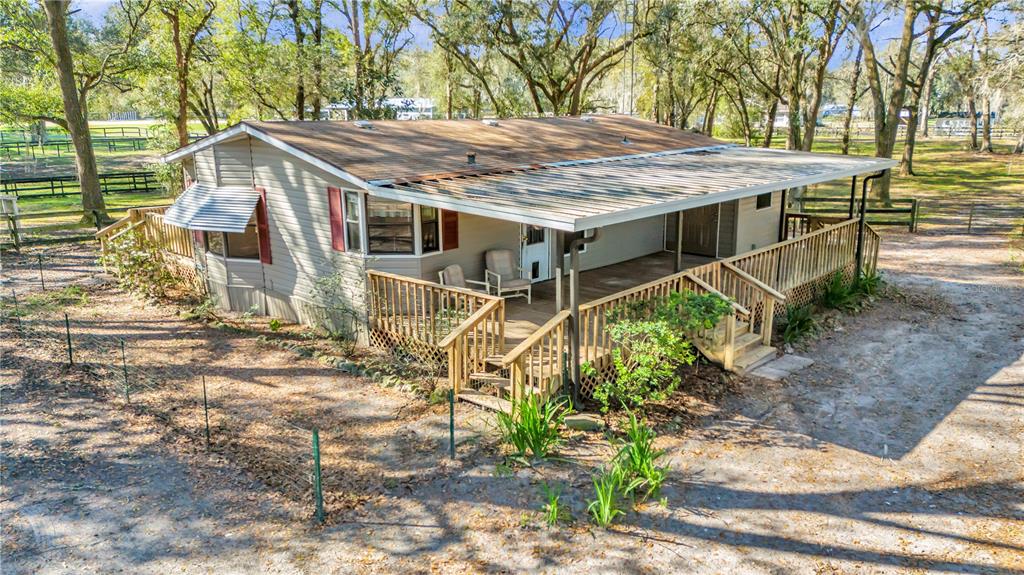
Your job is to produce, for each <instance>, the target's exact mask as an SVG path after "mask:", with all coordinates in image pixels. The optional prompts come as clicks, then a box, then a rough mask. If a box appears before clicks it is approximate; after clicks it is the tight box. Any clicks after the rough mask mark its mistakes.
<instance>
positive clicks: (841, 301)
mask: <svg viewBox="0 0 1024 575" xmlns="http://www.w3.org/2000/svg"><path fill="white" fill-rule="evenodd" d="M821 305H823V306H825V307H827V308H829V309H838V310H842V311H849V310H851V309H853V308H854V307H855V306H856V305H857V292H855V291H854V290H853V289H851V287H850V286H848V285H847V284H846V279H845V278H844V277H843V272H836V273H835V274H833V275H832V280H831V281H830V282H828V285H827V286H825V291H824V292H822V294H821Z"/></svg>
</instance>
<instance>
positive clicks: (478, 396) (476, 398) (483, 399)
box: [458, 389, 512, 413]
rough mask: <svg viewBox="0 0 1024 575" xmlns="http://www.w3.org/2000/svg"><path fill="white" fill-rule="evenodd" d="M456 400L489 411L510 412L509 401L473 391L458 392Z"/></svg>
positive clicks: (510, 404) (510, 403)
mask: <svg viewBox="0 0 1024 575" xmlns="http://www.w3.org/2000/svg"><path fill="white" fill-rule="evenodd" d="M458 399H459V400H461V401H465V402H466V403H472V404H473V405H476V406H479V407H482V408H484V409H489V410H491V411H504V412H506V413H508V412H511V411H512V402H511V401H509V400H507V399H504V398H501V397H498V396H496V395H491V394H489V393H484V392H482V391H477V390H475V389H464V390H462V391H460V392H459V395H458Z"/></svg>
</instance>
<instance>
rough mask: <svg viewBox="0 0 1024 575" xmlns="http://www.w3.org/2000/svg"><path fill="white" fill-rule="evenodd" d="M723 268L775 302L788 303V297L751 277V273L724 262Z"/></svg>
mask: <svg viewBox="0 0 1024 575" xmlns="http://www.w3.org/2000/svg"><path fill="white" fill-rule="evenodd" d="M722 267H724V268H725V269H727V270H729V271H731V272H732V273H734V274H736V275H738V276H740V278H742V279H743V280H745V281H746V282H747V283H749V284H753V285H754V286H756V287H758V288H760V289H761V291H763V292H764V293H765V294H767V295H770V296H771V297H773V298H775V301H778V302H780V303H781V302H784V301H786V296H785V295H784V294H783V293H782V292H780V291H779V290H777V289H775V288H773V287H772V286H770V285H768V284H766V283H764V282H763V281H761V280H759V279H757V278H756V277H754V276H752V275H750V274H749V273H747V272H745V271H743V270H742V269H740V268H738V267H736V266H734V265H733V264H731V263H729V262H727V261H722Z"/></svg>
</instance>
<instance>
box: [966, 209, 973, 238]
mask: <svg viewBox="0 0 1024 575" xmlns="http://www.w3.org/2000/svg"><path fill="white" fill-rule="evenodd" d="M972 227H974V204H971V213H970V215H968V216H967V235H971V228H972Z"/></svg>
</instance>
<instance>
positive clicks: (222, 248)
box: [203, 219, 260, 260]
mask: <svg viewBox="0 0 1024 575" xmlns="http://www.w3.org/2000/svg"><path fill="white" fill-rule="evenodd" d="M203 236H204V238H205V240H204V241H205V243H206V251H208V252H210V253H211V254H216V255H218V256H224V255H226V256H227V257H229V258H239V259H247V260H255V259H259V257H260V236H259V234H258V233H257V232H256V220H255V219H251V220H249V224H248V225H246V226H245V231H244V232H242V233H240V234H236V233H224V232H203Z"/></svg>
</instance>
